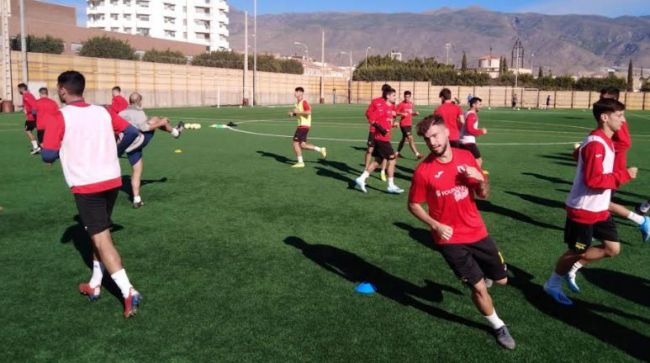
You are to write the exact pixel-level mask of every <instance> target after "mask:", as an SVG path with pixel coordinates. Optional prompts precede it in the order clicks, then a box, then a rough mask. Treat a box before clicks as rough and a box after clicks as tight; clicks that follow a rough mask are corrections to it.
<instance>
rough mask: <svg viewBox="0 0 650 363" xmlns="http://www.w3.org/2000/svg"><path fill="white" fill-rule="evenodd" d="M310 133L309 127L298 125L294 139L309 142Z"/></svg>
mask: <svg viewBox="0 0 650 363" xmlns="http://www.w3.org/2000/svg"><path fill="white" fill-rule="evenodd" d="M308 133H309V127H298V128H297V129H296V133H295V134H293V141H298V142H307V134H308Z"/></svg>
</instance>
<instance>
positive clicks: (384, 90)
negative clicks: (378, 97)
mask: <svg viewBox="0 0 650 363" xmlns="http://www.w3.org/2000/svg"><path fill="white" fill-rule="evenodd" d="M391 88H393V87H391V86H390V85H389V84H388V83H384V84H383V85H382V86H381V93H384V92H386V91H388V90H389V89H391Z"/></svg>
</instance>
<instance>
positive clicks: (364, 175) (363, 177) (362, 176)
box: [359, 170, 370, 182]
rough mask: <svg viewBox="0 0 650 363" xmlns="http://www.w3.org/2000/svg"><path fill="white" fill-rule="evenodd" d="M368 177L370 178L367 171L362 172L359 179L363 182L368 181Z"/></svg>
mask: <svg viewBox="0 0 650 363" xmlns="http://www.w3.org/2000/svg"><path fill="white" fill-rule="evenodd" d="M369 176H370V173H368V172H367V171H365V170H364V171H363V173H362V174H361V176H360V177H359V178H361V180H363V181H364V182H365V181H366V179H368V177H369Z"/></svg>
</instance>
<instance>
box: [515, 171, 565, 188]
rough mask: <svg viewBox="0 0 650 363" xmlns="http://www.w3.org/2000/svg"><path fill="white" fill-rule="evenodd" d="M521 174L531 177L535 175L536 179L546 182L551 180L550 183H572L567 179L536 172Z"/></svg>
mask: <svg viewBox="0 0 650 363" xmlns="http://www.w3.org/2000/svg"><path fill="white" fill-rule="evenodd" d="M521 174H522V175H527V176H532V177H535V178H537V179H541V180H545V181H547V182H551V183H554V184H567V185H573V183H572V182H570V181H568V180H565V179H561V178H557V177H554V176H548V175H542V174H537V173H521Z"/></svg>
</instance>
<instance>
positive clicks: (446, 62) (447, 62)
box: [445, 43, 451, 65]
mask: <svg viewBox="0 0 650 363" xmlns="http://www.w3.org/2000/svg"><path fill="white" fill-rule="evenodd" d="M450 49H451V43H446V44H445V50H446V51H447V60H446V61H445V65H449V50H450Z"/></svg>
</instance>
